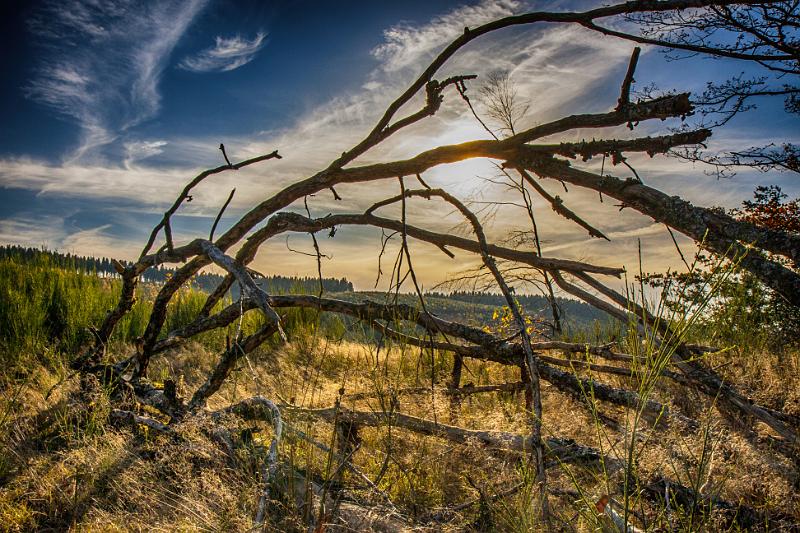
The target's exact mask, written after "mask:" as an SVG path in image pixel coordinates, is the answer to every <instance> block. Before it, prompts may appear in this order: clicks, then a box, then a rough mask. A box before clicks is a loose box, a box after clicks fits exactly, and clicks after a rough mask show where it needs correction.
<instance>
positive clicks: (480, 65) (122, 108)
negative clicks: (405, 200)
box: [0, 0, 800, 288]
mask: <svg viewBox="0 0 800 533" xmlns="http://www.w3.org/2000/svg"><path fill="white" fill-rule="evenodd" d="M97 4H100V2H94V1H91V0H71V1H60V2H56V1H42V2H29V3H23V2H10V3H5V4H4V6H3V7H2V8H0V9H1V10H2V13H0V14H2V15H3V16H2V17H0V25H2V27H1V28H0V35H2V37H0V39H2V41H3V42H2V47H3V50H4V51H5V52H4V53H3V54H2V55H0V65H1V66H2V69H3V70H2V72H3V74H4V75H3V76H2V77H0V96H1V97H2V98H0V123H2V127H0V241H3V242H10V243H16V244H26V245H32V246H41V245H45V246H48V247H50V248H57V249H60V250H64V251H70V252H76V253H82V254H96V255H113V256H116V257H120V258H124V259H132V258H134V257H135V256H136V252H137V250H138V249H140V248H141V245H142V243H143V241H144V240H145V239H146V235H147V234H148V233H149V229H150V228H151V227H152V225H153V224H154V223H155V222H156V220H157V218H158V216H159V213H160V212H163V210H164V209H165V207H166V206H167V205H168V204H169V203H171V200H172V198H174V196H175V194H176V193H177V191H179V190H180V188H181V187H182V186H183V184H184V183H185V182H186V181H188V180H189V179H191V177H193V176H194V175H195V174H196V173H197V172H198V171H199V170H202V169H203V168H205V167H208V166H216V165H218V164H219V163H220V162H221V155H220V153H219V150H217V146H218V145H219V143H220V142H224V143H225V144H226V146H227V147H228V152H229V155H230V156H231V157H232V159H240V158H245V157H251V156H253V155H256V154H259V153H265V152H270V151H272V150H273V149H278V150H280V152H281V154H282V155H284V159H283V160H281V161H280V162H276V163H274V162H268V163H265V164H263V165H261V166H259V167H258V168H254V169H248V170H247V171H241V172H237V173H226V174H221V175H219V176H218V177H215V178H214V179H213V180H210V181H209V182H207V183H204V184H203V186H202V187H201V188H200V189H199V190H198V191H197V194H196V195H195V201H194V202H193V203H192V204H187V205H186V206H185V207H184V208H182V210H181V212H180V215H179V216H178V217H177V218H176V219H175V231H176V235H177V237H178V239H189V238H191V237H194V236H196V235H198V234H199V235H203V234H206V233H207V230H208V227H209V226H210V224H211V221H212V220H213V217H214V215H215V214H216V211H217V209H218V208H219V205H220V204H221V203H222V201H224V198H225V197H226V196H227V193H228V192H229V191H230V189H231V188H233V187H236V188H237V195H236V197H235V200H234V202H233V204H232V206H231V209H230V210H229V211H228V213H227V216H226V218H225V219H224V220H223V225H225V224H231V223H233V222H234V220H235V216H236V215H239V214H241V213H243V212H244V211H245V210H246V209H247V208H248V207H250V206H252V205H254V204H255V203H257V202H258V201H260V200H261V199H263V198H264V197H265V196H267V195H269V194H272V193H274V192H276V191H277V190H279V189H280V187H281V186H285V185H286V184H288V183H290V182H292V181H294V180H296V179H299V178H303V177H306V176H308V175H309V174H310V173H312V172H313V171H314V170H318V169H320V168H322V167H324V166H325V165H326V164H327V163H328V162H329V161H330V160H331V159H333V158H335V156H336V155H337V154H338V153H341V152H342V151H343V150H345V149H347V148H349V147H350V146H351V145H352V144H354V143H355V142H356V141H358V140H359V138H360V137H361V136H363V135H364V134H365V133H366V132H367V131H368V130H369V129H370V127H371V126H372V124H373V123H374V121H375V120H376V118H377V117H378V116H379V115H380V113H381V112H382V111H383V109H384V108H385V106H386V104H387V103H388V102H389V101H391V99H393V98H394V97H395V96H396V95H398V94H399V93H400V92H401V91H402V90H403V89H404V87H405V86H406V85H407V84H408V83H410V81H411V80H413V79H414V77H416V75H417V74H418V73H419V72H420V71H421V70H422V69H423V68H424V67H425V66H426V65H427V62H428V61H429V60H430V59H431V58H432V57H433V56H434V55H435V54H436V53H437V52H438V51H439V50H440V49H441V48H443V47H444V46H445V45H446V44H447V43H448V42H449V41H450V40H451V39H452V38H453V37H455V36H457V35H458V33H460V32H461V31H463V27H464V26H465V25H476V24H479V23H481V22H486V21H488V20H492V19H494V18H499V17H502V16H506V15H509V14H512V13H517V12H523V11H527V10H530V9H532V8H534V7H535V8H536V9H552V10H567V9H583V8H586V7H590V6H592V5H593V3H591V2H558V1H556V2H536V3H530V4H526V3H525V2H522V1H516V0H507V1H496V2H447V1H436V0H426V1H404V2H374V1H364V2H358V1H341V2H339V1H337V2H330V1H329V2H311V1H287V2H265V1H251V2H243V1H239V2H232V1H226V2H221V1H214V0H189V1H184V2H178V1H170V0H154V1H152V2H146V3H142V2H135V1H120V0H116V1H113V0H112V1H109V2H103V3H102V7H98V5H97ZM631 48H632V46H631V45H630V43H625V42H621V41H619V40H615V39H611V38H601V37H599V36H597V35H595V34H592V33H590V32H588V31H586V30H582V29H579V28H576V27H557V26H547V25H540V26H535V27H528V28H516V29H513V30H505V31H503V32H498V33H497V34H496V35H490V36H488V37H486V38H483V39H481V40H479V41H478V42H475V43H473V44H471V45H470V46H469V47H467V48H465V49H464V50H463V51H462V52H461V53H459V54H458V55H457V56H456V57H455V58H454V59H453V61H452V62H451V63H449V64H448V65H447V66H446V67H445V68H444V69H443V71H442V73H441V76H446V75H448V74H453V73H465V72H468V73H476V74H479V75H480V76H485V75H486V74H488V73H489V72H491V71H493V70H498V69H500V70H507V71H509V72H510V73H511V79H512V80H513V81H514V83H515V85H516V86H517V88H518V91H519V93H520V94H521V95H523V96H524V97H525V98H526V99H528V100H529V101H530V103H531V110H530V111H529V113H528V115H527V116H526V117H525V119H524V122H525V124H533V123H537V122H544V121H547V120H552V119H555V118H559V117H560V116H562V115H564V114H571V113H573V112H585V111H604V110H607V109H609V108H610V107H613V105H614V103H615V100H616V92H617V90H618V87H619V81H620V79H621V76H622V74H623V73H624V70H625V66H626V65H627V60H628V57H629V55H630V50H631ZM747 68H749V67H747V66H746V65H742V64H737V63H736V62H734V61H711V60H706V59H699V58H698V59H692V60H687V61H683V62H680V63H679V64H678V63H670V62H667V61H666V60H665V58H664V57H663V55H662V54H660V53H659V52H658V51H657V50H653V49H645V50H644V53H643V55H642V59H641V60H640V63H639V70H638V71H637V76H636V79H637V82H638V84H637V86H639V87H642V86H644V85H647V84H649V83H656V84H657V85H658V86H659V87H662V88H664V89H678V90H694V91H698V90H702V88H703V86H704V84H705V82H706V81H707V80H709V79H713V78H719V77H723V76H727V75H729V74H731V73H738V72H740V71H742V70H745V69H747ZM480 83H481V82H480V78H479V80H478V81H477V82H475V84H474V85H473V91H474V92H477V88H478V87H479V86H480ZM525 124H523V125H525ZM675 125H677V124H672V123H666V124H664V123H658V124H646V125H642V126H641V127H640V128H639V129H638V130H637V131H636V132H635V133H636V134H658V133H664V132H666V128H668V127H670V126H675ZM580 133H581V132H579V134H580ZM603 133H608V134H609V135H615V136H621V135H627V133H626V132H625V131H621V130H620V131H613V132H603ZM583 134H584V135H588V136H594V135H598V134H599V132H583ZM485 136H486V134H485V132H482V130H481V129H480V127H479V126H478V125H476V124H475V121H474V119H472V118H471V116H470V115H469V113H468V112H467V110H465V109H464V107H463V103H462V102H461V101H460V100H459V99H458V97H457V95H453V94H448V95H447V100H446V102H445V105H444V106H443V109H442V110H441V112H440V113H439V114H438V115H437V116H436V117H434V118H432V119H429V120H427V121H426V122H425V123H424V124H422V125H420V126H415V127H413V128H411V129H409V131H408V132H406V133H404V134H402V135H399V136H398V138H397V139H393V140H392V141H391V142H390V143H387V144H386V146H382V147H381V148H380V149H379V150H376V151H373V152H370V153H368V154H366V155H365V156H364V157H363V158H362V161H364V162H372V161H380V160H390V159H395V158H398V157H405V156H410V155H413V154H415V153H417V152H418V151H420V150H423V149H426V148H431V147H433V146H436V145H439V144H444V143H450V142H460V141H465V140H469V139H475V138H484V137H485ZM797 136H798V131H797V127H796V117H787V116H785V114H784V113H783V112H782V105H781V103H780V102H777V101H776V102H761V103H760V107H759V109H758V111H756V112H751V113H749V114H747V115H745V116H743V117H741V118H739V119H736V120H735V121H733V122H732V123H731V124H729V125H728V126H726V128H725V129H724V130H720V131H719V132H717V133H715V135H714V138H713V146H712V147H715V148H716V149H724V148H725V147H728V146H736V147H743V146H751V145H754V144H762V143H765V142H771V141H773V140H784V139H794V140H795V141H796V140H797ZM638 168H639V171H640V173H641V174H642V175H643V178H644V179H645V181H646V182H647V181H648V180H649V181H650V182H651V183H653V184H656V185H658V186H659V187H661V188H663V189H664V190H666V191H667V192H670V193H671V194H680V195H682V196H685V197H687V198H689V199H690V200H692V201H695V202H697V203H700V204H704V205H722V206H725V207H733V206H736V205H738V204H739V203H740V202H741V201H742V200H744V199H746V198H747V197H748V196H749V195H750V191H752V189H753V187H754V186H755V184H758V183H778V184H781V185H782V186H783V187H784V189H785V190H786V191H787V192H789V193H791V194H794V195H797V193H798V191H800V187H798V186H797V184H796V180H794V179H793V178H792V177H791V176H786V175H780V174H776V175H766V176H765V175H761V174H758V173H752V172H751V173H741V174H739V175H738V176H737V177H736V178H734V179H733V180H728V181H724V182H718V181H716V180H714V179H713V178H710V177H708V176H706V175H704V173H703V169H702V168H696V167H693V166H691V165H687V164H683V163H679V162H677V161H675V160H672V159H667V158H657V159H655V160H652V161H650V160H648V161H642V162H641V166H640V167H638ZM490 172H491V169H490V167H489V166H488V165H487V164H486V163H485V162H483V163H482V162H468V163H466V164H459V165H453V166H452V167H449V168H442V169H436V170H435V171H433V172H432V173H431V176H430V177H429V178H430V181H433V182H434V183H436V184H437V185H442V186H447V187H449V188H450V189H451V190H453V191H454V192H456V193H457V194H459V195H460V196H462V197H463V198H465V199H470V200H475V201H484V200H498V199H503V194H504V193H503V191H501V190H494V189H492V188H491V187H489V186H488V185H487V182H486V181H484V180H482V179H481V177H482V176H483V177H485V176H487V175H488V173H490ZM618 173H620V174H624V172H622V171H621V170H620V171H619V172H618ZM548 187H549V188H550V189H551V190H552V191H553V192H555V191H556V190H557V189H555V187H553V186H552V184H551V185H548ZM395 188H396V183H391V184H388V183H381V184H371V185H366V186H364V185H361V186H350V187H346V188H344V189H343V190H341V191H339V192H340V193H344V194H343V196H345V201H344V202H340V203H336V202H333V201H332V200H331V199H330V198H327V197H323V196H319V197H317V198H314V199H312V201H311V202H310V205H311V207H312V210H314V212H315V214H317V215H319V214H322V215H324V214H326V213H328V212H331V211H343V212H352V211H356V210H359V209H363V207H364V206H365V205H369V203H371V201H374V199H376V198H379V197H381V196H383V195H387V194H395V193H396V191H395V190H394V189H395ZM561 194H562V196H563V197H564V199H565V201H567V202H568V204H569V205H570V206H571V207H572V208H574V209H580V210H581V212H582V213H586V214H587V215H586V218H588V219H589V220H593V221H596V222H597V225H598V226H600V227H601V229H603V230H604V231H606V232H607V233H608V234H609V235H611V236H612V237H614V241H615V242H613V243H611V244H603V243H600V242H587V241H586V239H585V237H584V235H583V234H582V232H581V231H579V230H576V229H575V228H573V227H570V225H569V224H568V223H566V222H565V221H563V220H560V219H558V218H557V217H556V216H555V215H553V214H552V213H551V212H550V210H549V208H547V206H545V205H544V204H537V207H541V209H539V210H538V212H539V213H540V216H541V217H542V224H541V226H542V227H544V228H545V235H544V236H545V241H546V242H545V248H546V251H548V252H549V253H551V254H557V255H560V256H565V257H570V258H578V259H587V260H593V261H596V262H605V263H609V264H615V265H617V264H620V262H622V263H623V264H627V265H629V266H630V265H632V264H634V263H635V262H636V258H635V249H636V245H637V239H642V241H643V243H644V244H645V249H646V250H647V252H648V254H647V260H646V268H647V269H649V270H655V269H663V268H666V267H669V266H677V265H678V264H679V258H678V257H677V255H676V254H675V252H674V248H673V247H672V244H671V241H670V240H669V238H668V235H667V234H666V232H665V231H664V230H663V227H659V226H658V225H654V224H653V223H652V221H649V220H647V219H645V217H642V216H640V215H637V214H636V213H629V212H627V211H626V212H623V213H621V214H620V213H618V212H616V210H615V209H612V208H610V207H609V206H608V205H602V204H599V203H598V202H597V199H596V195H594V194H590V193H586V192H582V191H571V192H570V193H569V194H566V195H565V194H563V193H561ZM412 215H413V216H414V217H415V218H414V222H415V223H416V224H418V225H423V226H426V227H432V228H434V229H441V230H451V229H452V228H453V226H454V224H455V223H456V222H457V220H456V219H451V218H449V217H448V216H446V214H442V213H431V212H430V210H429V209H425V208H424V206H422V207H421V208H418V209H417V210H416V211H415V210H413V208H412ZM517 219H518V217H517V216H516V215H514V214H513V213H511V214H509V215H506V214H502V215H499V216H497V217H495V219H494V221H493V222H492V223H491V224H490V230H491V232H492V233H491V234H492V235H493V236H494V237H495V238H498V239H499V238H502V237H503V236H504V235H506V234H507V232H508V231H509V229H510V228H511V226H512V225H513V224H512V221H514V220H517ZM378 235H379V233H378V234H376V232H374V231H371V230H368V229H363V228H362V229H352V228H347V229H346V230H345V231H341V232H340V234H339V236H337V239H334V240H332V241H325V242H324V243H323V245H324V247H325V249H326V251H327V253H328V254H329V255H331V256H332V257H333V259H332V260H331V261H328V262H326V264H325V265H324V267H325V270H326V273H328V274H330V275H336V276H342V275H346V276H347V277H348V278H350V279H351V280H353V281H354V282H355V283H356V285H357V286H358V287H359V288H368V287H369V286H371V283H372V280H374V276H375V271H376V264H377V263H376V260H375V255H376V246H377V244H378V242H379V236H378ZM291 239H292V247H293V248H303V247H304V246H307V245H308V243H307V242H306V241H307V237H306V236H300V235H298V236H294V237H292V238H291ZM415 252H416V254H417V256H418V257H419V262H418V268H420V270H421V272H422V274H423V277H424V280H425V282H426V283H427V285H428V286H431V285H432V284H433V283H436V282H438V281H442V279H444V278H446V277H447V276H448V275H453V274H456V273H457V272H458V271H460V270H461V269H463V268H466V267H469V266H471V265H472V264H474V259H473V258H469V257H466V256H463V257H460V258H459V260H458V261H456V262H453V261H452V260H449V259H447V258H445V257H444V256H442V255H441V254H440V253H439V252H438V251H437V250H430V249H428V248H427V247H426V246H425V245H422V244H418V245H416V246H415ZM278 254H279V256H280V259H279V260H274V259H273V258H275V257H276V256H278ZM373 263H375V264H373ZM366 265H368V266H366ZM256 266H257V267H258V268H260V269H261V270H262V271H265V272H273V273H281V274H296V273H301V274H313V273H314V272H315V268H316V267H315V265H314V264H313V261H309V260H308V258H307V257H305V256H301V255H297V254H291V253H289V252H288V251H287V248H286V242H285V239H284V240H278V241H275V242H271V243H268V244H267V245H266V246H265V249H264V252H263V253H262V254H261V255H260V256H259V258H258V259H257V261H256Z"/></svg>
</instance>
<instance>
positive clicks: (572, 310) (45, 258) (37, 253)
mask: <svg viewBox="0 0 800 533" xmlns="http://www.w3.org/2000/svg"><path fill="white" fill-rule="evenodd" d="M6 258H13V259H15V260H16V261H19V262H21V263H26V264H35V265H50V266H54V267H59V268H64V269H66V270H72V271H75V272H82V273H87V274H96V275H99V276H102V277H112V278H117V277H119V275H118V274H117V271H116V270H115V269H114V265H113V259H111V258H108V257H89V256H79V255H74V254H69V253H67V254H64V253H61V252H55V251H51V250H46V249H39V248H25V247H22V246H12V245H6V246H0V260H3V259H6ZM120 262H121V263H123V264H124V262H123V261H120ZM175 271H176V269H174V268H168V267H164V266H158V267H154V268H149V269H147V270H146V271H145V272H144V274H143V275H142V279H143V281H145V282H151V283H163V282H165V281H166V280H167V279H169V278H170V276H172V275H173V274H174V273H175ZM222 279H223V276H221V275H219V274H214V273H201V274H196V275H195V276H194V277H193V278H192V286H193V287H194V288H196V289H199V290H202V291H205V292H211V291H213V290H214V289H215V288H216V287H217V286H218V285H219V284H220V283H221V282H222ZM256 281H257V283H258V284H259V286H261V287H262V288H263V289H264V290H265V291H267V292H268V293H269V294H288V293H294V294H317V293H318V292H319V278H315V277H298V276H267V277H265V278H263V279H261V278H259V279H257V280H256ZM322 285H323V288H324V292H325V293H345V292H354V289H353V284H352V283H351V282H349V281H348V280H347V279H346V278H341V279H335V278H323V279H322ZM363 294H371V293H363ZM231 296H232V297H233V298H234V299H235V298H238V297H239V288H238V285H237V284H234V285H233V287H232V288H231ZM427 296H429V297H431V298H435V299H438V300H439V302H438V307H437V308H436V311H435V312H437V313H438V314H441V315H442V316H449V315H450V314H451V313H459V312H461V311H463V309H465V308H463V307H460V306H456V307H455V308H453V309H450V310H448V309H447V308H448V307H453V306H452V305H450V304H447V303H446V302H463V303H465V304H473V305H478V306H489V307H492V308H496V307H502V306H504V305H506V301H505V298H504V297H503V296H502V295H501V294H496V293H487V292H467V291H455V292H451V293H440V292H430V293H427ZM517 300H518V301H519V303H520V304H521V305H522V306H523V307H524V308H525V310H526V311H527V312H528V313H531V314H537V315H540V316H543V317H548V316H549V315H550V304H549V303H548V301H547V299H546V298H545V297H544V296H540V295H532V294H518V295H517ZM412 303H413V299H412ZM556 303H557V304H558V307H559V309H560V310H561V313H562V315H563V316H564V317H565V318H566V319H567V320H568V321H572V322H575V323H579V324H590V323H591V322H593V321H595V320H606V317H605V315H603V313H602V312H600V311H598V310H597V309H595V308H593V307H592V306H590V305H588V304H585V303H583V302H579V301H577V300H569V299H564V298H556ZM488 316H491V315H490V314H489V315H488ZM483 318H484V319H487V317H483Z"/></svg>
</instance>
